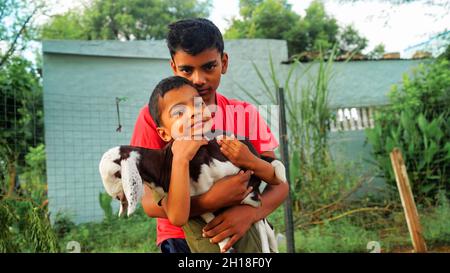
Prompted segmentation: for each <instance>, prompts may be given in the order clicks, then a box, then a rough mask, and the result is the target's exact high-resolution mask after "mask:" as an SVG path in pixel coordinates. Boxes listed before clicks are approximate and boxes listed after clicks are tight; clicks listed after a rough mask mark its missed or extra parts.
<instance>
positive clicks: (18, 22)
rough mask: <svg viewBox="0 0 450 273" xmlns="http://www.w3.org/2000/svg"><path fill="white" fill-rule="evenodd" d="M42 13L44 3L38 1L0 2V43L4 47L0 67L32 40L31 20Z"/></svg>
mask: <svg viewBox="0 0 450 273" xmlns="http://www.w3.org/2000/svg"><path fill="white" fill-rule="evenodd" d="M43 11H44V3H43V2H42V1H40V0H37V1H25V0H2V1H0V41H2V42H3V43H4V44H5V45H6V49H5V50H4V52H2V51H0V67H1V66H3V65H4V64H6V63H7V62H8V59H9V58H11V56H13V55H14V54H15V53H17V52H18V51H21V50H23V49H25V48H26V46H27V44H28V42H29V41H30V40H31V39H33V38H34V36H35V28H34V24H33V20H34V19H35V18H36V16H37V15H38V14H39V13H40V12H43Z"/></svg>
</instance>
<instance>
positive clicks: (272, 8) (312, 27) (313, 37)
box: [225, 0, 339, 55]
mask: <svg viewBox="0 0 450 273" xmlns="http://www.w3.org/2000/svg"><path fill="white" fill-rule="evenodd" d="M239 7H240V15H241V17H242V19H238V18H233V19H232V20H231V25H230V27H229V28H228V29H227V31H226V32H225V38H228V39H238V38H270V39H285V40H287V42H288V47H289V52H290V54H291V55H292V54H296V53H301V52H304V51H320V50H328V49H331V47H332V45H333V44H334V43H336V41H337V39H336V35H337V33H338V30H339V27H338V25H337V22H336V20H335V19H334V18H332V17H330V16H329V15H327V14H326V12H325V8H324V5H323V3H322V2H321V1H313V2H312V3H311V4H310V6H309V7H308V9H307V10H306V15H305V18H301V16H300V15H298V14H297V13H295V12H294V11H293V10H292V6H291V5H290V4H289V3H288V2H287V1H286V0H259V1H258V0H246V1H242V0H241V1H240V2H239Z"/></svg>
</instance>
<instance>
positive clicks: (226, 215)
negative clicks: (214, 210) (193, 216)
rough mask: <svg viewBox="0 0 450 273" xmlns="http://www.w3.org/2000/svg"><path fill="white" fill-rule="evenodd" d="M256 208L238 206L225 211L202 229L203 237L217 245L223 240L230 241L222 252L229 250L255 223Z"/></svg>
mask: <svg viewBox="0 0 450 273" xmlns="http://www.w3.org/2000/svg"><path fill="white" fill-rule="evenodd" d="M255 215H257V208H254V207H251V206H248V205H238V206H234V207H231V208H229V209H227V210H225V211H224V212H223V213H221V214H219V215H218V216H217V217H215V218H214V219H213V220H212V221H211V222H209V223H208V224H207V225H206V226H205V227H204V228H203V234H202V235H203V237H206V238H211V239H210V241H211V243H214V244H217V243H219V242H220V241H222V240H223V239H225V238H228V237H230V240H229V241H228V243H227V244H226V245H225V247H224V248H223V251H227V250H228V249H230V248H231V247H232V246H233V245H234V244H235V243H236V242H237V241H238V240H239V239H241V238H242V236H244V234H245V233H246V232H247V231H248V230H249V229H250V227H251V226H252V224H253V223H254V222H256V216H255Z"/></svg>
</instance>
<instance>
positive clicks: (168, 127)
mask: <svg viewBox="0 0 450 273" xmlns="http://www.w3.org/2000/svg"><path fill="white" fill-rule="evenodd" d="M149 109H150V112H151V115H152V117H154V120H155V123H156V126H157V128H156V130H157V133H158V135H159V136H160V137H161V139H162V140H163V141H164V142H166V143H167V142H170V141H172V140H173V141H174V142H173V144H172V152H173V162H172V166H174V168H172V171H171V181H170V187H169V192H168V194H167V197H166V198H163V199H161V205H162V206H163V207H164V208H165V210H166V212H167V216H168V219H169V220H170V222H171V223H172V224H174V225H176V226H185V225H186V224H187V225H186V227H183V229H184V231H185V233H186V234H189V235H190V236H186V238H187V242H188V245H189V248H190V249H191V251H192V252H217V251H219V248H218V246H217V245H214V244H211V243H209V241H205V240H202V237H201V233H202V230H201V228H202V227H203V226H200V229H198V223H197V222H196V220H193V221H189V223H188V218H189V213H190V192H189V190H190V188H189V183H190V178H189V161H190V160H192V158H193V157H194V156H195V154H196V152H197V151H198V149H199V148H200V147H201V146H202V145H205V144H206V143H207V141H206V140H205V139H203V138H202V137H203V136H204V135H205V134H206V133H208V132H209V131H210V130H211V128H212V125H213V124H212V122H213V119H212V117H211V114H210V112H209V111H208V108H207V107H206V105H205V103H204V102H203V100H202V98H201V97H200V96H199V93H198V91H197V89H196V88H195V87H194V86H193V85H192V83H191V82H190V81H189V80H187V79H185V78H183V77H179V76H173V77H169V78H166V79H163V80H162V81H161V82H160V83H159V84H158V85H157V86H156V88H155V89H154V91H153V93H152V95H151V98H150V101H149ZM196 139H197V140H196ZM218 142H219V144H220V146H221V151H222V153H223V154H224V155H225V156H226V157H227V158H228V159H229V160H230V161H231V162H232V163H233V164H234V165H236V166H237V167H239V168H244V169H247V170H251V171H252V172H254V174H255V175H256V176H258V177H260V178H261V179H262V180H264V181H266V182H267V183H269V184H279V183H281V182H282V181H280V180H279V179H278V178H276V176H275V170H274V168H273V167H272V165H271V164H270V163H268V162H267V161H264V160H262V159H260V158H259V157H257V156H255V155H254V154H253V153H251V152H250V150H249V148H248V147H247V146H246V145H245V144H243V143H242V142H241V141H239V140H237V139H236V138H232V139H228V138H227V139H224V140H219V141H218ZM175 166H176V168H175ZM249 233H250V234H249V236H244V238H243V240H241V242H238V243H237V244H236V245H235V249H236V250H237V251H238V252H261V243H260V241H259V236H258V234H256V231H255V230H254V229H253V230H251V231H250V232H249ZM199 241H203V242H201V243H200V242H199Z"/></svg>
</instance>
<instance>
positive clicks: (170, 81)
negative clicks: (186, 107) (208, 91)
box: [148, 76, 195, 127]
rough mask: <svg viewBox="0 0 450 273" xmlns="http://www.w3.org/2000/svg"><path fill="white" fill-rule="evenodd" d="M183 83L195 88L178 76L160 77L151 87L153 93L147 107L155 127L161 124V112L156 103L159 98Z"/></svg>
mask: <svg viewBox="0 0 450 273" xmlns="http://www.w3.org/2000/svg"><path fill="white" fill-rule="evenodd" d="M184 85H189V86H192V88H194V89H195V86H194V85H193V84H192V83H191V82H190V81H189V80H188V79H186V78H183V77H180V76H172V77H168V78H165V79H162V80H161V81H160V82H159V83H158V84H157V85H156V87H155V89H153V93H152V95H151V96H150V100H149V102H148V109H149V111H150V115H151V116H152V118H153V120H154V121H155V123H156V126H157V127H159V126H161V113H160V109H159V103H158V101H159V98H163V97H164V95H165V94H166V93H167V92H169V91H170V90H173V89H178V88H180V87H182V86H184Z"/></svg>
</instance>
